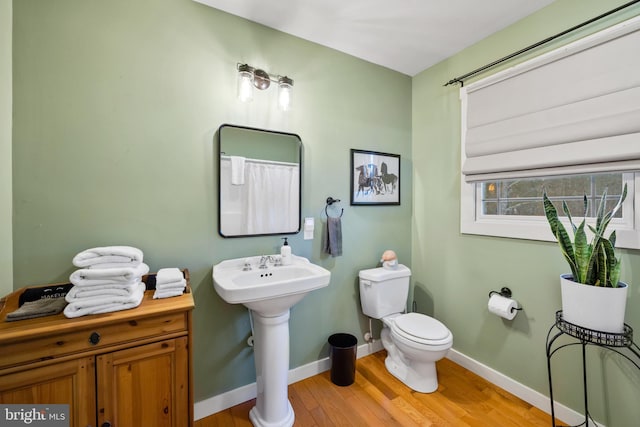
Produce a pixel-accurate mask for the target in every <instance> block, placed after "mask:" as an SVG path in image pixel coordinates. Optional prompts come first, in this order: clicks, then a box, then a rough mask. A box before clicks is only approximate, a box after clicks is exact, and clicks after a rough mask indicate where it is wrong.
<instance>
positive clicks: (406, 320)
mask: <svg viewBox="0 0 640 427" xmlns="http://www.w3.org/2000/svg"><path fill="white" fill-rule="evenodd" d="M391 334H392V335H396V336H399V337H400V338H404V340H408V341H411V342H413V343H417V344H422V345H425V346H442V345H447V344H449V343H451V342H452V341H453V339H452V335H451V331H449V329H447V327H446V326H445V325H444V324H442V323H441V322H440V321H438V320H436V319H434V318H433V317H429V316H426V315H424V314H420V313H407V314H402V315H400V316H397V317H395V318H394V319H393V322H392V324H391Z"/></svg>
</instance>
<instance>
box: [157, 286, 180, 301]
mask: <svg viewBox="0 0 640 427" xmlns="http://www.w3.org/2000/svg"><path fill="white" fill-rule="evenodd" d="M183 292H184V288H182V289H168V290H160V289H156V291H155V292H154V294H153V299H160V298H170V297H177V296H179V295H182V294H183Z"/></svg>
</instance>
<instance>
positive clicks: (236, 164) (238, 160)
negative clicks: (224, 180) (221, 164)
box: [229, 156, 246, 185]
mask: <svg viewBox="0 0 640 427" xmlns="http://www.w3.org/2000/svg"><path fill="white" fill-rule="evenodd" d="M229 158H230V159H231V185H243V184H244V162H245V160H246V159H245V158H244V157H240V156H229Z"/></svg>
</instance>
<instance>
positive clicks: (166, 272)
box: [156, 268, 184, 287]
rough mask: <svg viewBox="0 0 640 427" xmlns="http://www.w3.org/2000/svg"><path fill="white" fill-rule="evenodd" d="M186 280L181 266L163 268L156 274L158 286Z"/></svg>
mask: <svg viewBox="0 0 640 427" xmlns="http://www.w3.org/2000/svg"><path fill="white" fill-rule="evenodd" d="M180 280H184V274H182V271H180V269H179V268H161V269H160V270H158V273H157V274H156V287H157V286H158V285H162V284H164V283H174V282H179V281H180Z"/></svg>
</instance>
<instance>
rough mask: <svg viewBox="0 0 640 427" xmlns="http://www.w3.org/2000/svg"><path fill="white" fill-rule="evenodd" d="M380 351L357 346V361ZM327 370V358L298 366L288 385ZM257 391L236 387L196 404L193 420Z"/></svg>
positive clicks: (253, 387)
mask: <svg viewBox="0 0 640 427" xmlns="http://www.w3.org/2000/svg"><path fill="white" fill-rule="evenodd" d="M380 350H382V341H380V340H376V341H374V342H372V343H369V344H363V345H360V346H358V351H357V353H356V357H357V358H358V359H359V358H361V357H364V356H368V355H370V354H373V353H376V352H378V351H380ZM329 369H331V361H330V360H329V358H328V357H325V358H323V359H320V360H316V361H315V362H311V363H307V364H306V365H303V366H299V367H297V368H294V369H291V370H290V371H289V378H288V383H289V384H293V383H295V382H298V381H302V380H304V379H305V378H309V377H312V376H314V375H318V374H320V373H322V372H324V371H328V370H329ZM257 390H258V389H257V386H256V383H251V384H247V385H245V386H242V387H238V388H236V389H234V390H230V391H228V392H226V393H222V394H219V395H217V396H213V397H210V398H209V399H205V400H201V401H200V402H196V404H195V405H194V408H193V415H194V419H195V420H196V421H197V420H199V419H202V418H206V417H208V416H209V415H213V414H215V413H217V412H220V411H223V410H225V409H227V408H231V407H232V406H236V405H239V404H240V403H243V402H246V401H247V400H251V399H255V397H256V396H257V394H258V392H257Z"/></svg>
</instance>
